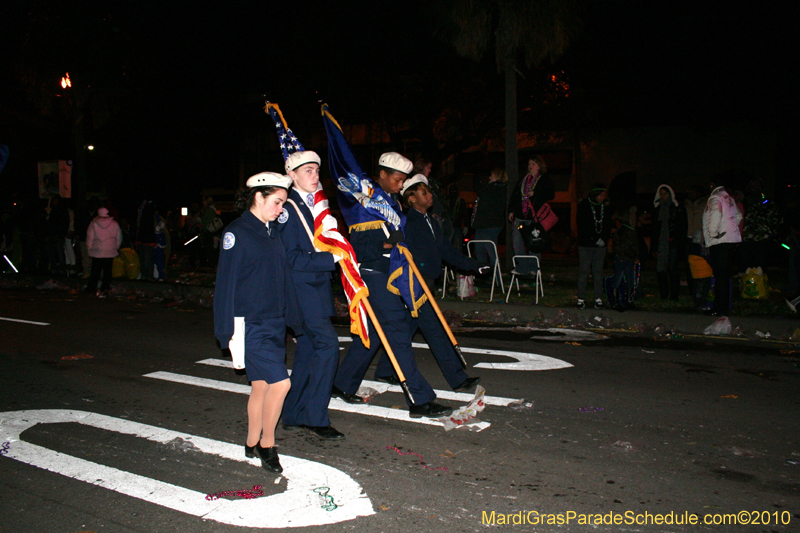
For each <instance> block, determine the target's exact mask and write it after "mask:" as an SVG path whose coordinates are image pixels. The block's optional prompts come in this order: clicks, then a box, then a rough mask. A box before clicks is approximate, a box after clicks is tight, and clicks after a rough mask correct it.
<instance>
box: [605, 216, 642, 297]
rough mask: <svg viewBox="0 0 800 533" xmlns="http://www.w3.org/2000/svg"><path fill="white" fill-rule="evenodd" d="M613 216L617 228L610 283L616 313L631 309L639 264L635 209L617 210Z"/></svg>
mask: <svg viewBox="0 0 800 533" xmlns="http://www.w3.org/2000/svg"><path fill="white" fill-rule="evenodd" d="M615 214H616V218H617V222H619V227H618V228H617V231H616V232H614V278H613V279H612V281H611V294H612V296H611V307H613V308H614V309H615V310H617V311H624V310H625V309H626V308H628V309H630V308H632V307H633V298H634V292H633V291H634V280H635V278H634V276H635V272H634V268H635V265H636V264H638V263H639V238H638V236H637V234H636V207H635V206H631V207H627V208H623V209H619V210H617V212H616V213H615ZM623 280H624V281H625V288H626V289H627V293H626V294H625V298H622V295H621V294H620V287H621V285H622V281H623Z"/></svg>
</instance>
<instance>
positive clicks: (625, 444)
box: [611, 440, 639, 452]
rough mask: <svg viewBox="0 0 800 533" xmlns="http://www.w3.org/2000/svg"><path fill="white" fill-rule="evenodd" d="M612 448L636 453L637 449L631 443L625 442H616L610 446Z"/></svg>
mask: <svg viewBox="0 0 800 533" xmlns="http://www.w3.org/2000/svg"><path fill="white" fill-rule="evenodd" d="M611 446H612V447H614V448H616V449H618V450H621V451H623V452H638V451H639V448H638V447H637V446H635V445H634V444H633V443H632V442H629V441H626V440H618V441H616V442H615V443H613V444H612V445H611Z"/></svg>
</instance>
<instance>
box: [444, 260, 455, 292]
mask: <svg viewBox="0 0 800 533" xmlns="http://www.w3.org/2000/svg"><path fill="white" fill-rule="evenodd" d="M448 275H449V276H450V281H455V280H456V275H455V274H454V273H453V271H452V270H449V269H448V268H447V265H446V264H445V265H444V276H442V298H441V299H442V300H444V296H445V295H446V294H447V277H448Z"/></svg>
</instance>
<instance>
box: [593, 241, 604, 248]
mask: <svg viewBox="0 0 800 533" xmlns="http://www.w3.org/2000/svg"><path fill="white" fill-rule="evenodd" d="M595 244H596V245H597V246H599V247H601V248H602V247H603V246H605V245H606V241H604V240H603V239H597V242H596V243H595Z"/></svg>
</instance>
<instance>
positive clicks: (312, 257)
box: [278, 189, 336, 317]
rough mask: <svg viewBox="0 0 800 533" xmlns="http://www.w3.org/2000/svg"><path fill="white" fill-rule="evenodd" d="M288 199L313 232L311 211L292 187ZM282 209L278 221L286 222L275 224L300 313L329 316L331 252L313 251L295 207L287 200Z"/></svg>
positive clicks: (308, 315)
mask: <svg viewBox="0 0 800 533" xmlns="http://www.w3.org/2000/svg"><path fill="white" fill-rule="evenodd" d="M289 198H290V199H291V200H293V201H294V203H295V204H296V205H297V207H298V208H299V209H300V212H301V213H302V214H303V217H304V218H305V219H306V223H307V224H308V229H310V230H311V232H312V234H313V232H314V218H313V215H312V214H311V210H310V209H309V208H308V206H307V205H306V204H305V203H304V201H303V199H302V197H301V196H300V194H298V193H297V191H295V190H294V189H292V192H291V193H289ZM283 209H284V211H285V214H284V215H282V216H281V218H280V219H279V220H285V222H283V223H279V224H278V230H279V231H280V233H281V240H282V241H283V249H284V250H286V262H287V263H288V264H289V268H291V269H292V280H293V281H294V284H295V290H296V292H297V295H298V299H299V300H300V305H301V306H302V309H303V316H304V317H312V316H314V317H331V316H333V315H334V314H335V313H334V309H333V292H332V290H331V273H332V272H334V271H335V270H336V263H335V262H334V260H333V254H331V253H329V252H317V251H316V250H314V245H313V244H311V239H309V238H308V233H307V232H306V229H305V227H303V223H302V222H301V221H300V218H299V217H298V215H297V209H295V208H294V206H293V205H292V204H290V203H289V202H286V204H284V206H283Z"/></svg>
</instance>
